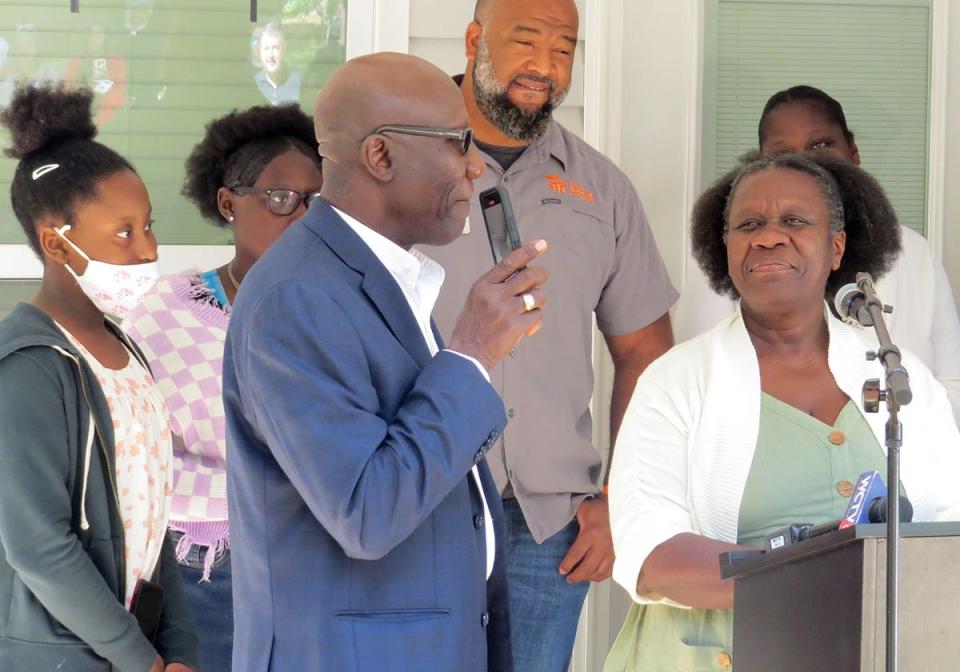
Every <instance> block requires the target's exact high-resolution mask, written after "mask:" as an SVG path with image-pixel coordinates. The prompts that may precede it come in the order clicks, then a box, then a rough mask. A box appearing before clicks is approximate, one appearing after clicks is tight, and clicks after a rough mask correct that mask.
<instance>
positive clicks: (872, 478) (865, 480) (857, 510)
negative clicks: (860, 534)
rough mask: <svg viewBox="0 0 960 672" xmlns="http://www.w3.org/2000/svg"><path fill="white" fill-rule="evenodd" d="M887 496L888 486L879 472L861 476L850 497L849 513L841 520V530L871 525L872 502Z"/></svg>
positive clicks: (870, 472)
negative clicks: (870, 509) (865, 524)
mask: <svg viewBox="0 0 960 672" xmlns="http://www.w3.org/2000/svg"><path fill="white" fill-rule="evenodd" d="M886 494H887V486H886V485H884V483H883V479H882V478H880V472H879V471H876V470H874V471H868V472H866V473H863V474H860V478H858V479H857V485H856V487H855V488H854V490H853V495H851V497H850V504H849V505H848V506H847V512H846V513H845V514H843V518H841V519H840V526H839V529H841V530H843V529H846V528H848V527H853V526H854V525H860V524H863V523H869V522H870V513H869V508H870V504H871V502H872V501H873V499H874V498H876V497H886Z"/></svg>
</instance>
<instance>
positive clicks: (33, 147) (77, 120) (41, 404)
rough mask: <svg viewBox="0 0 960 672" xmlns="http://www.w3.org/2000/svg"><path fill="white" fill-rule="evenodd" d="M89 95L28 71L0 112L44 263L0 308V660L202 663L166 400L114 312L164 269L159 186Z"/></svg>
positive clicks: (155, 668)
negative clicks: (22, 297)
mask: <svg viewBox="0 0 960 672" xmlns="http://www.w3.org/2000/svg"><path fill="white" fill-rule="evenodd" d="M92 100H93V96H92V93H91V92H90V91H89V90H67V89H64V88H62V87H58V86H53V85H45V86H39V87H36V86H21V87H20V88H18V89H17V90H16V91H15V93H14V96H13V99H12V101H11V103H10V106H9V107H8V108H7V109H6V110H4V112H3V113H2V115H0V122H2V123H3V124H4V125H5V126H7V128H8V129H9V131H10V136H11V140H12V147H11V148H10V149H8V150H7V154H8V155H9V156H12V157H14V158H16V159H19V164H18V165H17V168H16V171H15V174H14V176H13V181H12V184H11V189H10V191H11V194H10V196H11V201H12V204H13V210H14V213H15V214H16V216H17V219H18V220H19V221H20V224H21V225H22V227H23V230H24V233H25V234H26V237H27V241H28V243H29V244H30V247H31V248H32V249H33V251H34V252H35V253H36V254H37V256H38V257H39V258H40V259H41V261H42V262H43V269H44V270H43V281H42V284H41V287H40V290H39V291H38V292H37V294H36V296H34V297H33V299H32V300H31V301H30V302H29V303H21V304H18V305H17V306H16V307H15V308H14V310H13V311H12V312H11V313H10V314H9V315H8V316H7V317H6V318H5V319H4V320H2V321H0V669H3V670H48V669H49V670H54V669H57V670H71V672H106V671H108V670H120V671H122V672H128V671H129V672H191V671H192V670H194V669H195V668H196V648H197V642H196V633H195V629H194V626H193V623H192V620H191V616H190V613H189V610H188V608H187V606H186V604H185V602H184V598H183V587H182V585H181V582H180V581H181V579H180V574H179V571H178V569H177V566H176V563H175V560H174V557H173V549H172V547H171V545H170V541H169V539H167V538H166V536H165V529H166V524H167V518H168V513H169V499H170V498H169V492H170V485H171V480H170V479H171V474H172V444H171V438H170V432H169V429H168V425H167V415H166V409H165V407H164V405H163V401H162V398H161V397H160V395H159V392H158V391H157V389H156V386H155V384H154V383H153V381H152V378H151V377H150V373H149V369H148V368H147V365H146V363H145V361H144V359H143V355H142V354H141V353H140V351H139V350H138V349H137V348H136V347H135V346H134V345H133V344H132V343H131V341H130V340H129V339H127V338H126V336H125V335H124V334H123V333H122V332H121V331H120V330H119V329H118V328H117V327H116V326H114V324H113V322H111V321H110V319H109V318H108V317H107V315H108V314H110V315H116V316H119V317H123V316H124V315H125V314H126V313H128V312H129V311H130V309H131V308H132V307H133V306H135V305H136V303H137V301H138V300H139V298H140V297H141V296H142V295H143V293H144V292H145V291H146V290H147V289H149V288H150V286H151V285H152V283H153V281H154V280H155V279H156V258H157V243H156V239H155V238H154V236H153V232H152V220H151V216H150V212H151V209H150V198H149V195H148V194H147V190H146V187H145V186H144V184H143V181H142V180H141V179H140V177H139V176H138V175H137V173H136V171H135V170H134V169H133V167H132V166H131V165H130V164H129V163H128V162H127V161H126V160H125V159H124V158H123V157H121V156H120V155H119V154H117V153H116V152H114V151H113V150H111V149H109V148H107V147H105V146H104V145H102V144H100V143H98V142H95V141H94V137H95V135H96V128H95V126H94V124H93V120H92V116H91V103H92Z"/></svg>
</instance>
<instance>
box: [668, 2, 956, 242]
mask: <svg viewBox="0 0 960 672" xmlns="http://www.w3.org/2000/svg"><path fill="white" fill-rule="evenodd" d="M722 1H724V2H741V3H744V4H746V3H751V2H754V1H755V0H722ZM720 2H721V0H704V6H703V20H702V45H703V46H702V56H701V58H702V67H703V77H702V81H701V86H700V91H699V94H700V101H699V107H700V109H701V113H702V114H703V116H704V117H706V110H705V109H704V106H705V104H706V102H707V101H710V100H715V99H716V91H715V90H714V89H713V88H712V87H713V86H715V83H716V80H717V76H716V68H717V63H716V61H715V59H711V55H712V54H716V53H717V44H716V40H717V34H716V30H715V26H716V25H717V17H718V15H719V4H720ZM763 2H765V3H771V4H796V3H797V2H804V3H806V4H811V5H828V4H838V2H839V0H763ZM948 2H949V0H843V1H842V4H845V5H862V6H870V7H876V6H881V7H882V6H903V5H917V6H927V7H929V8H930V44H929V51H930V67H929V82H928V101H927V180H926V199H927V202H926V212H925V229H926V234H925V236H926V238H927V241H928V242H929V244H930V246H931V249H932V250H933V253H934V256H935V257H936V258H937V259H942V258H943V241H944V226H945V222H944V212H945V200H946V193H945V189H946V181H945V175H946V151H947V148H946V145H947V93H948V91H947V87H948V79H947V75H948V58H949V36H948V26H949V21H950V8H949V4H948ZM700 125H701V127H700V129H698V134H697V135H698V140H697V141H698V143H699V146H700V148H701V152H700V157H699V158H700V161H699V163H700V165H699V166H697V167H696V175H697V177H698V179H699V180H701V181H702V182H703V184H704V185H706V184H707V183H708V182H707V180H708V175H710V174H712V173H711V171H712V170H713V169H714V168H715V166H714V164H713V163H712V162H713V161H715V158H716V157H715V156H714V155H713V154H712V153H709V152H707V151H705V150H706V149H707V148H708V147H712V146H713V145H715V143H716V137H715V135H714V134H715V132H716V126H715V125H711V124H709V123H706V120H705V119H704V120H703V121H701V124H700ZM708 168H709V169H711V170H708ZM684 244H685V248H686V249H687V250H688V251H689V240H685V241H684Z"/></svg>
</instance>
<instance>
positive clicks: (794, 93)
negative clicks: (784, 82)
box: [757, 84, 853, 146]
mask: <svg viewBox="0 0 960 672" xmlns="http://www.w3.org/2000/svg"><path fill="white" fill-rule="evenodd" d="M788 103H805V104H807V105H810V106H812V107H815V108H816V109H817V110H818V111H819V112H820V113H821V114H823V116H824V117H826V118H827V120H828V121H829V122H830V123H832V124H836V125H837V126H839V127H840V130H841V131H843V137H844V138H846V140H847V142H853V131H851V130H850V128H849V127H848V126H847V117H846V115H845V114H844V113H843V106H842V105H841V104H840V103H839V102H837V100H836V99H835V98H834V97H833V96H831V95H830V94H828V93H826V92H825V91H821V90H820V89H818V88H816V87H815V86H809V85H807V84H800V85H799V86H791V87H790V88H789V89H784V90H783V91H777V92H776V93H775V94H773V95H772V96H770V99H769V100H768V101H767V104H766V105H764V106H763V113H762V114H761V115H760V123H759V124H757V137H758V139H759V141H760V145H761V146H762V145H763V138H764V135H765V134H766V131H765V127H766V125H767V120H768V118H769V117H770V115H771V114H772V113H773V111H774V110H776V109H777V108H778V107H780V106H781V105H786V104H788Z"/></svg>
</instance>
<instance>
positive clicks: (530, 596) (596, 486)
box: [427, 0, 677, 672]
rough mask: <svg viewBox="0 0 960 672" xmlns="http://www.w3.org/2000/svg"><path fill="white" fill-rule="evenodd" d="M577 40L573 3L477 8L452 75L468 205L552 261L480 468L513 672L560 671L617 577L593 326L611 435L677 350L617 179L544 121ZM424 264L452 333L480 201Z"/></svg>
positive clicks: (656, 259)
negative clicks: (490, 195)
mask: <svg viewBox="0 0 960 672" xmlns="http://www.w3.org/2000/svg"><path fill="white" fill-rule="evenodd" d="M578 28H579V17H578V15H577V9H576V6H575V4H574V2H573V0H526V1H525V2H505V1H504V0H480V2H479V3H478V4H477V8H476V14H475V19H474V21H473V22H471V23H470V25H469V27H468V28H467V34H466V50H467V58H468V60H467V69H466V74H465V75H464V76H463V77H462V79H459V78H458V82H459V84H460V88H461V92H462V93H463V96H464V100H465V102H466V106H467V113H468V114H469V116H470V124H471V126H472V127H473V128H474V130H475V132H476V139H477V145H478V147H479V149H480V150H481V156H482V157H483V158H484V160H485V162H486V164H487V170H486V172H485V174H484V175H483V176H482V177H480V178H479V179H478V180H477V181H476V192H475V193H477V194H478V193H479V192H481V191H483V190H484V189H488V188H490V187H492V186H494V185H500V186H502V187H504V188H506V189H507V191H508V192H509V193H510V196H511V200H512V202H513V208H514V211H515V212H516V215H517V219H518V226H519V231H520V236H521V238H523V239H524V240H533V239H536V238H544V239H545V240H547V241H548V242H549V244H550V248H551V252H550V259H549V260H548V261H547V265H548V266H549V269H550V272H551V286H550V288H549V290H547V292H546V294H547V296H546V300H547V302H548V303H549V304H550V313H549V316H548V317H547V318H546V319H545V321H544V325H543V328H542V331H541V334H539V335H538V338H537V340H536V341H530V342H527V341H524V342H523V344H522V345H520V346H518V347H517V348H516V349H515V350H514V351H513V352H511V353H510V356H509V357H507V359H506V360H505V361H504V362H503V363H502V364H501V365H499V366H498V367H497V368H496V369H495V370H494V371H492V372H491V379H492V382H493V384H494V386H495V387H496V389H497V390H498V391H499V392H500V394H501V396H502V397H503V399H504V402H505V404H506V406H507V409H508V410H507V415H508V418H510V422H509V425H508V426H507V429H506V431H505V432H504V434H503V439H502V440H501V441H500V442H499V443H498V444H497V446H496V447H495V448H494V450H492V451H491V452H490V454H489V458H488V462H489V464H490V468H491V470H492V471H493V474H494V477H495V479H496V481H497V485H498V486H499V488H500V490H501V492H502V494H503V497H504V507H505V509H506V513H507V526H508V530H507V532H508V542H507V553H508V556H507V568H508V581H509V589H510V611H511V631H512V632H511V638H512V641H513V653H514V659H515V664H516V669H517V670H518V671H519V670H522V671H523V672H539V671H543V672H565V671H566V669H567V665H568V663H569V660H570V655H571V651H572V648H573V640H574V637H575V635H576V628H577V621H578V620H579V615H580V609H581V606H582V604H583V600H584V597H585V596H586V593H587V589H588V587H589V585H590V584H589V582H590V581H602V580H604V579H606V578H608V577H609V576H610V572H611V568H612V565H613V544H612V541H611V538H610V524H609V515H608V510H607V502H606V497H605V496H604V494H603V493H602V490H601V486H602V485H604V484H605V483H606V475H605V474H602V473H601V464H602V462H601V458H600V455H599V453H598V452H597V450H596V449H595V448H594V446H593V445H592V442H591V438H592V429H591V417H590V398H591V396H592V393H593V367H592V336H593V317H594V315H596V320H597V326H598V327H599V328H600V331H601V332H603V334H604V338H605V340H606V342H607V345H608V347H609V349H610V353H611V355H612V357H613V362H614V365H615V376H614V389H613V399H612V402H611V417H610V429H611V431H610V433H611V437H615V435H616V432H617V429H618V427H619V425H620V420H621V418H622V417H623V413H624V411H625V409H626V406H627V403H628V402H629V400H630V396H631V394H632V392H633V387H634V384H635V382H636V379H637V376H639V375H640V373H641V372H642V371H643V369H644V368H645V367H646V366H647V364H649V363H650V362H651V361H653V360H654V359H655V358H656V357H658V356H659V355H660V354H662V353H663V352H665V351H666V350H667V349H668V348H669V347H670V346H671V345H672V344H673V337H672V334H671V330H670V320H669V317H668V315H667V311H668V310H669V308H670V306H671V305H672V304H673V303H674V301H676V299H677V292H676V290H675V289H674V288H673V286H672V285H671V284H670V279H669V277H668V276H667V272H666V269H665V268H664V265H663V261H662V259H661V257H660V254H659V252H658V251H657V247H656V243H655V241H654V239H653V236H652V234H651V232H650V228H649V226H648V225H647V221H646V218H645V216H644V214H643V209H642V207H641V205H640V200H639V198H638V196H637V193H636V191H635V190H634V188H633V186H632V185H631V184H630V182H629V180H628V179H627V177H626V176H625V175H624V174H623V173H622V172H620V170H619V169H617V167H616V166H614V165H613V163H611V162H610V160H609V159H607V158H605V157H604V156H602V155H601V154H600V153H598V152H597V151H595V150H594V149H592V148H591V147H589V146H588V145H587V144H586V143H584V142H583V141H582V140H580V139H578V138H577V137H576V136H574V135H573V134H572V133H570V132H569V131H567V130H566V129H564V128H563V127H561V126H560V125H559V124H558V123H557V122H556V121H554V120H553V118H552V116H551V113H552V111H553V109H554V108H555V107H556V106H557V105H558V104H559V103H560V101H561V100H562V99H563V96H564V95H565V94H566V93H567V91H568V89H569V86H570V80H571V77H572V70H573V58H574V51H575V49H576V46H577V31H578ZM427 253H428V254H429V255H430V256H432V257H433V258H435V259H436V260H437V261H439V262H440V263H441V264H442V265H443V266H444V268H445V269H446V271H447V284H445V285H444V288H443V291H442V292H441V295H440V299H439V301H438V303H437V306H436V309H435V313H434V315H435V317H436V319H437V322H438V324H439V325H440V328H441V330H442V331H443V332H444V333H446V334H449V333H450V330H451V328H452V326H453V320H454V318H455V316H456V314H457V313H458V312H459V310H460V308H461V307H462V305H463V300H464V297H465V296H466V295H467V293H468V291H469V287H470V283H471V282H472V280H473V278H476V277H477V276H479V275H480V274H481V273H482V270H483V269H484V268H486V267H487V266H488V265H489V263H490V248H489V245H488V243H487V238H486V233H485V232H484V225H483V217H482V215H481V213H480V208H479V203H478V201H477V199H476V197H475V198H474V199H473V202H472V205H471V212H470V219H469V221H468V225H467V227H466V228H465V229H464V234H463V235H462V236H461V237H460V238H459V239H458V240H457V241H456V242H454V243H453V244H451V245H449V246H447V247H444V248H429V250H428V251H427Z"/></svg>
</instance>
